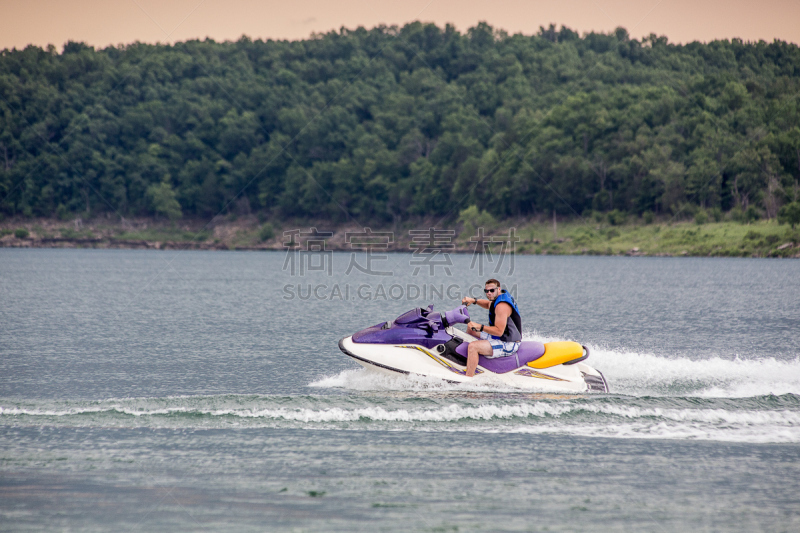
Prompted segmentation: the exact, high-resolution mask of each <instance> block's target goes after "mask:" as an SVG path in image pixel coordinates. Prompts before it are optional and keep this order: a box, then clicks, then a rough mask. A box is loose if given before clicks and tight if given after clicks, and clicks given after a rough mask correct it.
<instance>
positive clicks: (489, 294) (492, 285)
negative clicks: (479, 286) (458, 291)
mask: <svg viewBox="0 0 800 533" xmlns="http://www.w3.org/2000/svg"><path fill="white" fill-rule="evenodd" d="M483 292H484V294H486V298H487V299H488V300H489V301H490V302H493V301H494V300H495V298H497V297H498V296H500V282H499V281H497V280H496V279H490V280H489V281H487V282H486V283H484V286H483Z"/></svg>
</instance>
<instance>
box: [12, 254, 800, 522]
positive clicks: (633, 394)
mask: <svg viewBox="0 0 800 533" xmlns="http://www.w3.org/2000/svg"><path fill="white" fill-rule="evenodd" d="M350 259H351V258H350V255H349V254H346V253H334V254H332V255H319V256H316V257H304V256H300V257H295V258H294V260H297V261H298V263H296V264H292V262H291V261H292V260H293V259H292V258H291V257H289V258H287V256H286V255H285V254H284V253H280V252H274V253H271V252H270V253H255V252H251V253H247V252H241V253H240V252H172V251H162V252H159V251H129V250H47V249H32V250H19V249H0V530H9V531H11V530H13V531H28V530H82V531H92V530H97V531H109V530H114V531H137V530H139V531H153V530H162V531H163V530H169V531H196V530H201V529H213V530H217V529H224V530H236V531H246V530H255V531H353V530H364V531H407V530H416V531H473V530H475V531H488V530H491V531H577V530H592V531H685V530H687V529H690V528H691V529H692V530H694V531H798V530H800V355H799V354H800V350H798V345H800V343H798V332H800V262H799V261H791V260H764V259H701V258H622V257H542V256H538V257H536V256H525V257H517V258H515V261H514V264H513V272H510V267H511V262H510V260H508V258H506V263H505V264H503V265H501V267H502V268H501V270H500V272H498V273H497V274H495V273H494V266H493V265H484V267H485V269H484V271H483V272H481V271H480V270H479V267H480V264H479V263H480V262H477V263H476V262H473V259H474V258H472V257H471V256H469V255H458V256H452V263H453V264H452V266H448V265H440V266H436V267H435V268H434V274H435V275H434V276H431V275H430V270H429V266H427V265H426V266H424V267H423V268H421V269H420V271H419V272H417V275H416V276H415V275H414V269H415V267H416V266H419V265H415V264H414V263H415V261H416V259H415V258H414V257H412V256H411V255H404V254H391V255H389V256H388V258H386V259H383V260H379V261H377V262H376V263H375V264H374V265H373V267H374V270H382V271H391V272H392V275H391V276H373V275H368V274H365V273H362V272H359V271H358V269H352V270H351V272H350V273H349V274H347V273H346V270H347V268H348V267H349V266H350ZM356 259H357V261H358V262H359V263H360V265H361V266H364V265H365V258H363V257H360V256H359V257H357V258H356ZM315 261H317V262H316V263H315ZM301 266H304V268H303V270H305V271H304V272H303V273H302V274H303V275H301V272H300V270H301V268H300V267H301ZM284 267H285V268H284ZM292 267H294V268H295V270H294V274H295V275H292ZM316 267H319V268H320V269H321V270H319V269H317V270H313V271H310V272H309V271H308V269H309V268H312V269H313V268H316ZM328 267H330V272H328V271H327V269H328ZM445 267H447V268H449V270H450V274H449V275H448V274H447V272H446V271H445ZM488 277H499V278H500V279H501V281H503V282H504V284H505V285H506V286H507V287H508V288H514V292H515V294H516V296H517V300H518V303H519V304H520V307H521V309H522V314H523V320H524V326H525V337H526V338H530V339H539V340H556V339H568V340H576V341H579V342H581V343H582V344H586V345H588V346H589V347H590V348H591V349H592V355H591V357H590V358H589V360H588V361H587V363H589V364H591V365H592V366H594V367H595V368H598V369H599V370H601V371H602V372H603V373H604V375H605V376H606V379H607V380H608V383H609V387H610V393H609V394H605V395H598V394H594V395H566V394H563V395H562V394H543V393H531V392H523V391H517V390H509V389H503V388H500V387H492V386H482V387H475V386H457V385H453V384H446V383H441V382H438V381H433V380H426V379H423V378H419V377H411V376H397V377H388V376H380V375H375V374H372V373H370V372H367V371H366V370H363V369H360V368H359V367H358V366H357V365H356V364H355V363H354V362H353V361H352V360H350V359H349V358H347V357H346V356H344V355H343V354H342V353H341V352H340V351H339V349H338V346H337V341H338V340H339V339H340V338H341V337H344V336H346V335H349V334H351V333H353V332H355V331H357V330H359V329H362V328H364V327H366V326H369V325H373V324H376V323H379V322H381V321H385V320H390V319H392V318H394V317H396V316H397V315H399V314H401V313H402V312H404V311H406V310H408V309H410V308H413V307H419V306H421V305H427V304H428V303H433V304H435V306H436V309H437V310H439V311H444V310H447V309H451V308H453V307H456V306H457V305H458V303H459V301H460V296H461V295H462V294H464V293H465V292H467V291H468V290H469V289H470V288H472V289H473V291H475V292H473V294H477V289H479V288H482V284H483V281H484V280H485V279H486V278H488ZM309 288H310V290H311V296H309ZM359 288H360V289H359ZM359 290H360V292H359ZM418 291H419V293H420V295H419V297H416V293H417V292H418ZM423 291H424V297H423V296H422V294H423ZM448 291H449V292H448ZM315 292H316V296H315V295H314V293H315ZM473 309H475V308H471V310H473ZM485 315H486V313H485V311H473V316H474V317H475V318H476V319H477V321H479V322H486V317H485Z"/></svg>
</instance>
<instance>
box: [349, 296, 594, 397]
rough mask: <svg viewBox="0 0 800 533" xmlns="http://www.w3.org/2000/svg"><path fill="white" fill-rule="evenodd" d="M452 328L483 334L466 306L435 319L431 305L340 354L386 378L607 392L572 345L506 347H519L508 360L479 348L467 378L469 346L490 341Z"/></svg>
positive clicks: (371, 331) (358, 338)
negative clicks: (395, 375)
mask: <svg viewBox="0 0 800 533" xmlns="http://www.w3.org/2000/svg"><path fill="white" fill-rule="evenodd" d="M498 287H499V285H498ZM470 300H472V299H471V298H470ZM512 301H513V300H512ZM479 302H480V301H479ZM499 303H500V302H498V304H499ZM478 305H481V303H478ZM495 307H496V308H495V316H494V317H491V319H490V322H491V323H492V324H496V325H497V326H499V325H500V324H499V322H500V318H499V316H498V315H499V313H500V309H502V306H499V305H498V306H495ZM497 307H499V309H498V308H497ZM517 314H518V312H517ZM512 321H513V319H512ZM508 322H509V321H508V320H507V327H508V328H509V329H511V326H510V325H509V324H508ZM455 324H469V327H470V328H473V329H475V330H477V331H475V332H473V333H478V334H480V333H481V332H480V326H481V325H480V324H476V323H474V322H471V321H470V318H469V312H468V310H467V306H466V305H461V306H460V307H458V308H456V309H453V310H452V311H447V312H446V313H444V314H440V313H434V311H433V305H429V306H428V307H427V308H417V309H412V310H411V311H408V312H406V313H403V314H402V315H400V316H399V317H397V318H395V319H394V320H392V321H391V322H381V323H380V324H376V325H374V326H372V327H369V328H367V329H364V330H361V331H359V332H357V333H354V334H353V335H352V336H350V337H345V338H344V339H342V340H340V341H339V348H340V349H341V350H342V352H344V353H345V354H346V355H349V356H350V357H352V358H353V359H355V360H356V362H358V363H359V364H360V365H362V366H363V367H365V368H367V369H371V370H376V371H379V372H385V373H388V374H393V373H400V374H417V375H422V376H428V377H433V378H439V379H443V380H446V381H449V382H454V383H470V382H474V383H490V384H502V385H507V386H510V387H517V388H523V389H534V390H543V391H556V392H587V391H592V392H608V385H607V384H606V380H605V378H604V377H603V375H602V374H601V373H600V372H599V371H597V370H595V369H594V368H592V367H590V366H589V365H587V364H585V363H584V362H583V361H584V360H585V359H586V358H587V357H589V349H588V348H586V347H585V346H581V345H580V344H578V343H576V342H548V343H544V344H543V343H541V342H537V341H509V342H518V344H519V346H518V347H516V350H514V352H513V353H512V354H510V355H508V356H504V357H497V358H489V357H486V356H485V355H481V354H482V353H483V352H482V351H481V347H480V345H478V347H477V348H478V350H477V351H478V353H477V361H476V363H475V367H474V368H475V374H474V376H468V375H467V372H468V357H469V355H470V354H471V352H472V349H471V346H472V344H474V343H477V342H481V340H483V341H487V343H488V344H489V345H490V346H491V343H492V342H493V341H492V340H490V339H488V338H487V339H481V340H479V339H476V336H475V335H474V334H469V333H467V332H464V331H461V330H460V329H456V328H455V327H454V325H455ZM516 325H517V324H516V323H514V326H516ZM490 327H496V326H492V325H490ZM520 328H521V324H520ZM486 329H487V328H486V326H484V331H483V333H487V332H486ZM490 331H494V330H490ZM518 331H519V330H518ZM503 333H504V334H505V329H504V331H503ZM501 337H502V336H501ZM512 338H513V337H512ZM520 338H521V337H520ZM501 342H505V341H501ZM484 347H485V345H484ZM493 353H494V348H492V354H493Z"/></svg>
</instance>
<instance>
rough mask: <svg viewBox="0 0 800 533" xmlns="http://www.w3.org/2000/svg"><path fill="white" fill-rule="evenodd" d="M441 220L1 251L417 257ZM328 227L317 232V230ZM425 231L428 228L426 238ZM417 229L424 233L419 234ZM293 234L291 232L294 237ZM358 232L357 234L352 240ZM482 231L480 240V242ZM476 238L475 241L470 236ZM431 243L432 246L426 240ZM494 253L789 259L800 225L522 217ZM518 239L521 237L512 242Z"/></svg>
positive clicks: (152, 228) (494, 237)
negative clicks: (318, 252)
mask: <svg viewBox="0 0 800 533" xmlns="http://www.w3.org/2000/svg"><path fill="white" fill-rule="evenodd" d="M433 223H434V222H431V221H424V220H423V221H417V224H416V225H412V224H410V223H407V224H406V225H404V226H401V227H398V228H396V229H393V228H391V227H389V228H386V227H384V228H374V229H371V232H372V233H371V234H366V233H365V228H361V227H358V226H356V225H354V224H333V223H330V222H326V221H308V220H300V221H283V222H282V223H280V224H278V223H276V222H274V221H263V220H259V219H258V218H256V217H255V216H247V217H241V218H230V217H217V218H215V219H213V220H212V221H211V222H204V221H202V220H181V221H177V222H169V221H166V220H156V219H152V218H137V219H121V220H113V219H110V218H95V219H89V220H83V219H80V218H76V219H74V220H71V221H63V220H58V219H45V218H41V219H22V218H17V219H7V220H4V221H2V222H0V248H93V249H131V250H209V251H226V250H227V251H286V250H287V249H289V247H288V245H287V244H285V242H286V241H285V240H284V239H287V240H288V239H289V238H291V239H294V237H290V236H291V235H297V237H298V239H297V242H296V243H295V244H294V246H295V248H296V249H299V250H304V249H313V248H309V246H312V247H313V246H317V249H318V248H319V246H320V242H321V241H324V244H323V245H322V246H323V248H322V249H324V250H325V251H339V252H341V251H348V252H352V251H357V252H362V253H363V251H364V249H365V244H364V243H372V245H373V246H374V247H373V250H374V253H388V252H393V253H398V252H405V253H408V252H413V251H414V250H415V249H422V248H423V247H425V245H426V242H430V237H429V236H428V233H429V228H430V226H431V225H432V224H433ZM314 228H318V230H319V231H318V233H317V234H316V235H315V234H314V233H313V229H314ZM420 228H425V229H423V230H422V231H421V232H420V231H419V229H420ZM412 231H415V233H414V234H412V233H411V232H412ZM437 231H440V232H442V233H440V234H437V237H436V243H437V245H439V244H443V245H444V246H443V249H442V251H443V252H446V253H474V251H475V248H476V246H478V245H480V243H479V242H476V240H477V239H478V237H477V235H474V234H476V233H477V232H476V231H475V230H473V229H472V228H464V227H461V226H460V225H459V226H456V227H455V228H451V229H438V228H437ZM284 232H286V234H284ZM348 234H349V235H348ZM473 235H474V236H473ZM470 236H472V237H471V238H470ZM426 239H427V241H426ZM483 239H484V240H483V242H484V243H485V245H484V246H485V249H486V250H490V251H491V252H492V253H499V252H501V251H502V250H503V249H504V248H505V250H506V251H508V250H513V253H516V254H520V255H603V256H641V257H765V258H766V257H779V258H800V228H797V229H795V230H792V229H791V228H790V227H789V226H786V225H784V226H780V225H778V224H777V222H775V221H774V220H771V221H770V220H767V221H759V222H754V223H751V224H740V223H737V222H730V221H728V222H712V223H708V224H696V223H693V222H672V221H667V222H654V223H651V224H644V223H637V222H634V223H629V224H622V225H609V224H600V223H595V222H594V221H592V222H588V221H585V220H584V221H576V220H572V221H563V222H560V223H558V224H557V225H556V227H555V228H554V227H553V225H552V223H550V222H540V221H537V220H512V221H505V222H500V223H497V224H495V225H494V227H492V228H487V229H486V231H485V234H484V237H483ZM512 240H513V241H514V242H513V243H512Z"/></svg>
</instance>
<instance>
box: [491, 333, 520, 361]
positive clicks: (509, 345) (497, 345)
mask: <svg viewBox="0 0 800 533" xmlns="http://www.w3.org/2000/svg"><path fill="white" fill-rule="evenodd" d="M481 340H484V341H489V344H491V345H492V355H484V357H486V358H487V359H496V358H498V357H508V356H510V355H514V354H515V353H517V350H519V345H520V343H519V342H503V341H501V340H500V339H498V338H496V337H493V336H492V335H489V334H488V333H486V332H485V331H481Z"/></svg>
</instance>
